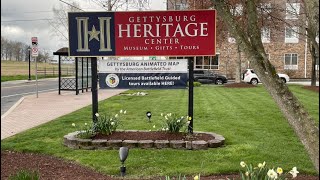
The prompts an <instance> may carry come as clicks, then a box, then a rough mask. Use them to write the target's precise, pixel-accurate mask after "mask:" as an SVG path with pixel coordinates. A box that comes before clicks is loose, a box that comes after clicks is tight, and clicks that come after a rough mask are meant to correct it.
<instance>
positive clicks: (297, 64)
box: [167, 0, 319, 80]
mask: <svg viewBox="0 0 320 180" xmlns="http://www.w3.org/2000/svg"><path fill="white" fill-rule="evenodd" d="M188 2H189V3H188ZM206 2H207V3H208V1H206V0H198V1H196V0H189V1H188V0H168V1H167V9H168V10H189V9H202V8H204V9H205V7H208V4H206ZM273 3H274V1H273ZM260 5H261V7H263V8H261V9H263V10H265V11H272V6H277V9H283V10H284V11H282V12H281V13H280V14H278V15H277V16H281V18H282V19H284V20H285V21H284V22H283V24H281V25H280V26H279V28H278V29H270V28H263V30H262V32H261V33H262V34H261V35H262V42H263V44H264V47H265V50H266V53H267V54H268V55H269V60H270V62H271V63H272V64H273V65H274V67H275V68H276V70H277V72H278V73H286V74H288V75H289V76H290V78H311V68H312V60H311V54H310V53H309V47H308V45H307V43H306V36H305V32H304V29H305V28H304V27H303V25H301V26H298V25H297V26H295V25H294V24H299V23H301V22H305V20H303V19H302V18H303V17H302V16H300V14H302V13H301V12H302V11H303V8H301V3H297V1H295V2H294V3H288V1H284V0H280V1H277V4H276V5H275V4H271V3H268V2H267V3H263V4H262V3H261V4H260ZM242 9H243V8H242V6H241V5H239V6H235V8H234V15H237V14H240V15H241V13H242ZM217 15H218V16H219V14H217ZM285 22H286V23H291V24H293V26H290V27H289V26H288V25H287V24H286V23H285ZM217 26H218V24H217ZM217 36H219V31H217ZM317 42H319V41H317ZM216 45H217V47H216V52H217V54H216V56H214V57H206V56H204V57H194V58H195V61H194V68H201V69H210V70H212V71H214V72H217V73H219V74H224V75H226V76H227V78H229V79H233V78H235V76H236V71H237V69H239V68H238V67H239V64H241V72H242V71H243V70H245V69H246V68H251V67H250V62H249V61H248V60H247V59H246V57H245V55H244V54H243V53H242V52H241V50H239V48H238V47H237V44H236V42H235V39H234V38H232V37H230V36H225V37H224V38H217V42H216ZM240 49H241V48H240ZM177 58H182V57H177ZM316 70H317V72H316V74H317V80H319V58H318V59H317V62H316Z"/></svg>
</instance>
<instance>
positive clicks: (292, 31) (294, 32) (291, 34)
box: [285, 26, 299, 43]
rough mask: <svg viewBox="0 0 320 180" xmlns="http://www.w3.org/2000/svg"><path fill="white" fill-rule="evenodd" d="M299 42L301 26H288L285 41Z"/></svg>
mask: <svg viewBox="0 0 320 180" xmlns="http://www.w3.org/2000/svg"><path fill="white" fill-rule="evenodd" d="M298 42H299V27H296V26H295V27H286V29H285V43H298Z"/></svg>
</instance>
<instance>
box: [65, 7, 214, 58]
mask: <svg viewBox="0 0 320 180" xmlns="http://www.w3.org/2000/svg"><path fill="white" fill-rule="evenodd" d="M68 19H69V55H70V56H77V57H97V56H195V55H197V56H212V55H215V47H216V44H215V42H216V41H215V39H216V11H215V10H201V11H143V12H70V13H69V16H68Z"/></svg>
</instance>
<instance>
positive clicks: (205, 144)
mask: <svg viewBox="0 0 320 180" xmlns="http://www.w3.org/2000/svg"><path fill="white" fill-rule="evenodd" d="M79 133H81V132H80V131H77V132H73V133H69V134H67V135H65V136H64V142H63V143H64V145H65V146H67V147H69V148H72V149H87V150H93V149H119V148H120V147H128V148H141V149H149V148H155V149H163V148H172V149H188V150H206V149H208V148H217V147H221V146H223V145H224V141H225V138H224V137H223V136H221V135H219V134H216V133H210V132H197V133H205V134H208V135H210V136H212V139H211V140H208V141H204V140H201V141H184V140H170V141H169V140H155V141H154V140H140V141H137V140H104V139H101V140H92V139H80V138H77V135H78V134H79Z"/></svg>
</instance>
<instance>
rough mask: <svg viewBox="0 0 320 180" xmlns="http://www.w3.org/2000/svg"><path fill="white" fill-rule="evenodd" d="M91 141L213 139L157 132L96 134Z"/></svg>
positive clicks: (198, 134) (207, 135)
mask: <svg viewBox="0 0 320 180" xmlns="http://www.w3.org/2000/svg"><path fill="white" fill-rule="evenodd" d="M93 139H106V140H153V141H155V140H184V141H186V140H189V141H199V140H204V141H209V140H212V139H213V137H212V136H211V135H209V134H205V133H194V134H193V135H188V134H186V133H168V132H159V131H150V132H141V131H139V132H114V133H112V134H111V135H102V134H97V135H96V136H95V137H93Z"/></svg>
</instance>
